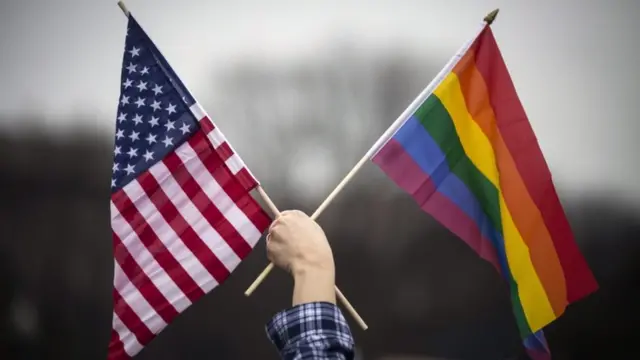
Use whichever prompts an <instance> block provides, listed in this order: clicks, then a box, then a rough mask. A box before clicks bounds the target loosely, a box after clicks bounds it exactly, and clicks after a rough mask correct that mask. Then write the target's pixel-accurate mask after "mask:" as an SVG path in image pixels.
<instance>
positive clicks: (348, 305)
mask: <svg viewBox="0 0 640 360" xmlns="http://www.w3.org/2000/svg"><path fill="white" fill-rule="evenodd" d="M118 6H119V7H120V9H121V10H122V12H123V13H124V14H125V15H126V16H129V10H128V9H127V7H126V5H125V4H124V2H123V1H118ZM497 14H498V9H496V10H494V11H492V12H491V13H489V14H488V15H487V16H486V17H485V18H484V19H483V25H484V24H489V25H491V23H493V21H494V20H495V18H496V16H497ZM461 51H462V50H461ZM459 53H460V51H459ZM457 55H458V54H456V56H457ZM454 58H455V56H454ZM453 60H454V59H453V58H452V59H451V60H450V62H453ZM447 67H448V66H445V67H444V68H443V69H442V70H441V72H440V74H438V76H436V77H435V78H434V79H433V81H432V82H431V83H430V84H429V85H428V86H427V87H426V88H425V89H424V90H423V91H422V92H421V93H420V94H419V95H418V96H417V97H416V98H415V99H414V101H413V102H412V103H411V104H410V105H409V106H408V107H407V108H406V109H405V111H404V112H403V113H402V114H400V116H399V117H398V118H397V119H396V120H395V121H394V122H393V123H392V124H391V126H390V127H389V128H388V129H387V130H386V131H385V132H384V133H383V134H382V135H381V136H380V137H379V138H378V140H377V141H376V142H375V143H374V145H373V146H372V147H371V148H370V149H369V150H368V151H367V152H366V153H365V155H364V156H363V157H362V158H361V159H360V160H359V161H358V162H357V163H356V165H355V166H354V167H353V168H352V169H351V171H349V173H347V175H346V176H345V177H344V178H343V179H342V180H341V181H340V183H338V185H337V186H336V187H335V188H334V189H333V191H332V192H331V193H330V194H329V196H327V198H326V199H325V200H324V201H323V202H322V203H321V204H320V206H319V207H318V208H317V209H316V211H315V212H313V214H312V215H311V219H313V220H316V219H317V218H318V217H319V216H320V215H321V214H322V213H323V212H324V210H325V209H326V208H327V207H328V206H329V205H330V204H331V202H333V200H334V199H335V198H336V196H338V194H339V193H340V192H341V191H342V190H343V189H344V187H345V186H346V185H347V184H348V183H349V182H350V181H351V180H352V179H353V178H354V177H355V175H356V174H357V173H358V172H359V171H360V169H361V168H362V167H363V166H364V164H365V163H367V161H369V160H370V159H371V158H372V157H373V156H374V155H375V154H376V152H377V151H378V149H380V148H381V147H382V146H383V145H384V144H385V143H386V142H387V140H388V139H389V138H390V137H391V136H392V135H393V134H394V133H395V132H396V131H397V130H398V129H399V128H400V126H401V125H402V124H403V123H404V122H405V121H406V119H407V118H408V117H410V116H411V114H412V113H413V112H415V110H416V109H417V107H418V106H419V105H420V104H421V103H422V102H424V100H425V99H426V97H428V96H429V95H430V93H431V91H432V90H433V88H434V87H435V86H436V85H437V84H438V82H439V80H440V79H441V78H442V75H443V74H444V73H445V72H446V70H447ZM256 190H257V192H258V194H259V196H260V197H261V198H262V199H263V201H264V202H265V203H266V205H267V207H268V208H269V209H270V211H271V212H272V213H273V214H274V215H275V216H276V217H277V216H279V215H280V211H279V210H278V208H277V207H276V205H275V204H274V203H273V201H272V200H271V198H270V197H269V196H268V195H267V193H266V192H265V191H264V189H263V188H262V186H261V185H258V187H257V188H256ZM273 268H274V265H273V263H270V264H269V265H268V266H267V267H266V268H265V269H264V270H263V271H262V272H261V273H260V275H258V277H257V278H256V279H255V280H254V281H253V283H252V284H251V285H250V286H249V288H247V290H246V291H245V295H246V296H250V295H251V294H252V293H253V292H254V291H255V290H256V288H257V287H258V286H259V285H260V284H261V283H262V282H263V281H264V280H265V279H266V277H267V276H268V275H269V273H270V272H271V270H273ZM335 291H336V296H337V299H338V300H339V301H340V302H341V303H342V305H343V306H344V307H345V308H346V310H347V311H348V312H349V314H350V315H351V316H352V317H353V318H354V320H355V321H356V322H357V323H358V325H359V326H360V327H361V328H362V329H363V330H366V329H367V328H368V326H367V324H366V323H365V322H364V320H363V319H362V317H360V315H359V314H358V312H357V311H356V310H355V308H354V307H353V306H352V305H351V303H350V302H349V301H348V300H347V298H346V297H345V296H344V294H342V292H341V291H340V289H339V288H338V287H337V286H335Z"/></svg>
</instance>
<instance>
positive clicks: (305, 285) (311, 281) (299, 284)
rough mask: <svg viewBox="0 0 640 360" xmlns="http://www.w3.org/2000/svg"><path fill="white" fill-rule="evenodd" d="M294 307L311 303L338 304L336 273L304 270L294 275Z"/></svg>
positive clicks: (321, 270) (328, 270)
mask: <svg viewBox="0 0 640 360" xmlns="http://www.w3.org/2000/svg"><path fill="white" fill-rule="evenodd" d="M293 278H294V283H295V285H294V288H293V300H292V303H293V306H296V305H300V304H306V303H311V302H328V303H332V304H335V303H336V293H335V290H334V287H335V271H334V269H333V267H331V268H328V269H303V270H298V271H296V272H295V273H294V274H293Z"/></svg>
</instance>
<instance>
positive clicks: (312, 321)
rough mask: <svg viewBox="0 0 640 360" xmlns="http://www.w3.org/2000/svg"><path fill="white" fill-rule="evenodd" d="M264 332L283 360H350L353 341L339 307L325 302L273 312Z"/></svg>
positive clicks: (352, 355) (352, 354) (352, 351)
mask: <svg viewBox="0 0 640 360" xmlns="http://www.w3.org/2000/svg"><path fill="white" fill-rule="evenodd" d="M266 330H267V335H268V336H269V339H270V340H271V342H272V343H273V344H274V345H275V346H276V348H277V349H278V351H279V352H280V355H281V357H282V359H283V360H311V359H313V360H352V359H353V358H354V341H353V336H352V334H351V330H350V329H349V325H348V324H347V321H346V320H345V318H344V316H343V315H342V312H341V311H340V309H339V308H338V307H337V306H336V305H334V304H331V303H328V302H312V303H307V304H301V305H297V306H294V307H293V308H290V309H288V310H285V311H282V312H280V313H278V314H276V315H275V316H274V317H273V318H272V319H271V321H269V323H268V324H267V327H266Z"/></svg>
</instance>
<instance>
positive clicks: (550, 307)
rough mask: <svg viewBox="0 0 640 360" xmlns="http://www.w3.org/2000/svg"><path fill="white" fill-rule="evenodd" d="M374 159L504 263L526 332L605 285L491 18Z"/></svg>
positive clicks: (502, 270)
mask: <svg viewBox="0 0 640 360" xmlns="http://www.w3.org/2000/svg"><path fill="white" fill-rule="evenodd" d="M372 160H373V162H374V163H376V164H377V165H378V166H379V167H380V168H381V169H382V170H383V171H384V172H385V173H386V174H387V175H388V176H389V177H390V178H391V179H392V180H393V181H394V182H395V183H396V184H397V185H398V186H400V187H401V188H402V189H404V190H405V191H406V192H408V193H409V194H411V195H412V196H413V197H414V199H415V200H416V201H417V202H418V204H420V206H421V208H422V209H423V210H424V211H425V212H427V213H429V214H431V215H432V216H433V217H434V218H436V219H437V220H438V221H440V222H441V223H442V224H443V225H444V226H446V227H447V228H449V229H450V230H451V231H452V232H453V233H455V234H456V235H457V236H459V237H460V238H461V239H463V240H464V241H465V242H467V244H469V246H471V247H472V248H473V249H474V250H475V251H476V252H478V254H479V255H480V256H481V257H482V258H484V259H486V260H488V261H490V262H491V263H493V264H494V265H495V267H496V268H497V269H498V271H499V272H500V273H501V274H502V275H503V276H504V277H505V279H506V280H507V281H508V283H509V285H510V286H509V289H510V292H511V299H512V304H513V309H514V313H515V316H516V321H517V323H518V327H519V329H520V332H521V335H522V337H523V339H526V338H528V337H529V336H530V335H535V333H537V332H539V331H540V330H541V329H542V328H543V327H544V326H546V325H547V324H549V323H550V322H552V321H553V320H555V319H556V318H558V317H559V316H560V315H561V314H562V313H563V312H564V310H565V308H566V306H567V305H568V304H569V303H571V302H574V301H576V300H579V299H580V298H582V297H584V296H586V295H588V294H589V293H591V292H593V291H595V290H596V289H597V287H598V285H597V282H596V280H595V278H594V277H593V275H592V273H591V271H590V269H589V267H588V265H587V263H586V261H585V260H584V258H583V257H582V255H581V253H580V251H579V249H578V247H577V245H576V243H575V241H574V237H573V233H572V231H571V228H570V226H569V222H568V221H567V218H566V216H565V213H564V210H563V209H562V206H561V204H560V201H559V199H558V195H557V194H556V190H555V188H554V185H553V182H552V179H551V174H550V171H549V168H548V166H547V164H546V162H545V159H544V156H543V155H542V152H541V150H540V147H539V145H538V143H537V140H536V136H535V134H534V132H533V129H532V128H531V125H530V124H529V121H528V119H527V116H526V114H525V112H524V109H523V107H522V104H521V103H520V100H519V98H518V95H517V93H516V90H515V87H514V85H513V82H512V80H511V77H510V75H509V72H508V70H507V67H506V65H505V63H504V60H503V58H502V55H501V53H500V50H499V48H498V45H497V43H496V40H495V38H494V36H493V33H492V31H491V28H490V26H488V25H487V26H486V27H485V28H484V29H483V30H482V31H481V32H480V34H479V35H478V37H477V38H476V39H475V41H474V42H473V43H472V44H471V46H470V47H469V48H468V50H467V51H466V52H465V53H464V55H463V56H462V57H461V58H460V59H459V61H458V62H457V64H455V66H454V67H453V69H452V70H451V71H450V72H449V73H448V74H446V76H445V77H444V78H443V79H442V81H441V82H440V84H439V85H438V86H437V87H436V88H435V90H434V91H433V92H432V93H431V94H430V95H429V96H428V97H427V98H426V100H425V101H424V102H423V103H422V104H421V105H420V106H419V107H418V109H417V110H416V111H415V112H414V113H413V115H412V116H410V117H409V118H408V119H407V120H406V121H405V122H404V123H403V124H402V125H401V127H400V128H399V129H398V130H397V131H396V132H395V134H394V135H393V136H392V137H391V138H390V139H389V140H388V141H387V142H386V143H385V144H384V145H383V146H382V148H381V149H380V150H379V151H378V153H377V154H376V155H375V156H373V158H372ZM538 336H539V338H538V340H540V339H542V341H543V340H544V337H542V333H541V332H539V333H538ZM528 340H529V341H525V344H527V343H528V342H529V343H532V341H533V340H535V339H533V338H530V339H528ZM543 347H546V344H543Z"/></svg>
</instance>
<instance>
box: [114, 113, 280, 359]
mask: <svg viewBox="0 0 640 360" xmlns="http://www.w3.org/2000/svg"><path fill="white" fill-rule="evenodd" d="M200 119H201V121H203V123H205V122H206V121H208V122H209V123H210V120H208V117H206V114H204V116H202V117H201V118H200ZM205 127H206V126H203V127H202V131H198V132H196V133H195V134H194V135H193V136H192V137H191V138H190V139H189V140H188V141H187V142H185V143H184V144H182V145H181V146H180V147H178V148H177V149H176V150H175V151H174V152H172V153H170V154H169V155H167V156H166V157H165V158H164V159H162V160H161V161H159V162H158V163H156V164H154V165H153V166H152V167H151V168H149V170H148V171H146V172H144V173H143V174H141V175H140V176H139V177H138V178H137V179H135V180H133V181H131V182H130V183H129V184H127V185H125V186H124V187H123V188H122V189H120V190H119V191H118V192H116V193H114V194H113V195H112V197H111V224H112V230H113V242H114V260H115V261H114V289H113V298H114V314H113V328H112V334H111V341H110V343H109V356H108V358H109V359H112V360H116V359H117V360H120V359H128V358H130V357H132V356H134V355H135V354H137V353H138V352H139V351H140V350H142V348H143V347H144V346H145V345H147V344H148V343H149V342H150V341H151V340H152V339H153V338H154V337H155V336H156V335H157V334H158V333H159V332H160V331H162V329H164V328H165V327H166V326H167V325H168V324H169V323H170V322H171V321H172V320H173V319H174V318H175V317H176V316H177V315H178V314H180V313H181V312H182V311H184V310H185V309H186V308H187V307H188V306H189V305H191V304H192V303H193V302H195V301H196V300H198V299H199V298H200V297H201V296H203V295H204V294H206V293H207V292H209V291H211V290H212V289H214V288H215V287H216V286H218V284H221V283H222V282H223V281H224V280H225V279H226V278H227V277H228V276H229V274H230V273H231V272H232V271H233V270H234V269H235V268H236V267H237V266H238V264H239V263H240V262H241V261H242V260H243V259H244V258H245V257H246V256H247V255H248V254H249V253H250V251H251V250H252V249H253V247H254V246H255V244H256V243H257V241H258V240H259V239H260V237H261V235H262V233H263V231H264V230H266V228H267V227H268V225H269V223H270V219H269V216H268V215H267V214H266V213H265V212H264V210H263V209H262V208H261V207H260V205H259V204H258V203H257V202H256V201H255V199H253V198H252V197H251V195H250V194H249V191H250V190H251V189H253V188H254V187H255V186H256V185H257V181H256V180H255V178H254V177H253V176H252V175H251V173H250V172H249V171H248V170H247V169H246V167H245V166H244V164H243V163H242V160H241V159H240V158H239V157H238V156H237V155H234V152H233V149H232V148H231V147H230V146H229V145H228V142H226V140H225V139H224V136H222V134H221V133H220V132H219V131H216V129H215V127H213V124H211V127H210V128H209V129H205ZM213 139H216V141H217V146H215V148H214V147H213V146H212V143H213ZM213 144H216V143H213ZM225 144H226V145H225ZM225 149H228V150H225ZM228 151H230V153H229V152H228ZM251 184H253V185H251Z"/></svg>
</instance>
